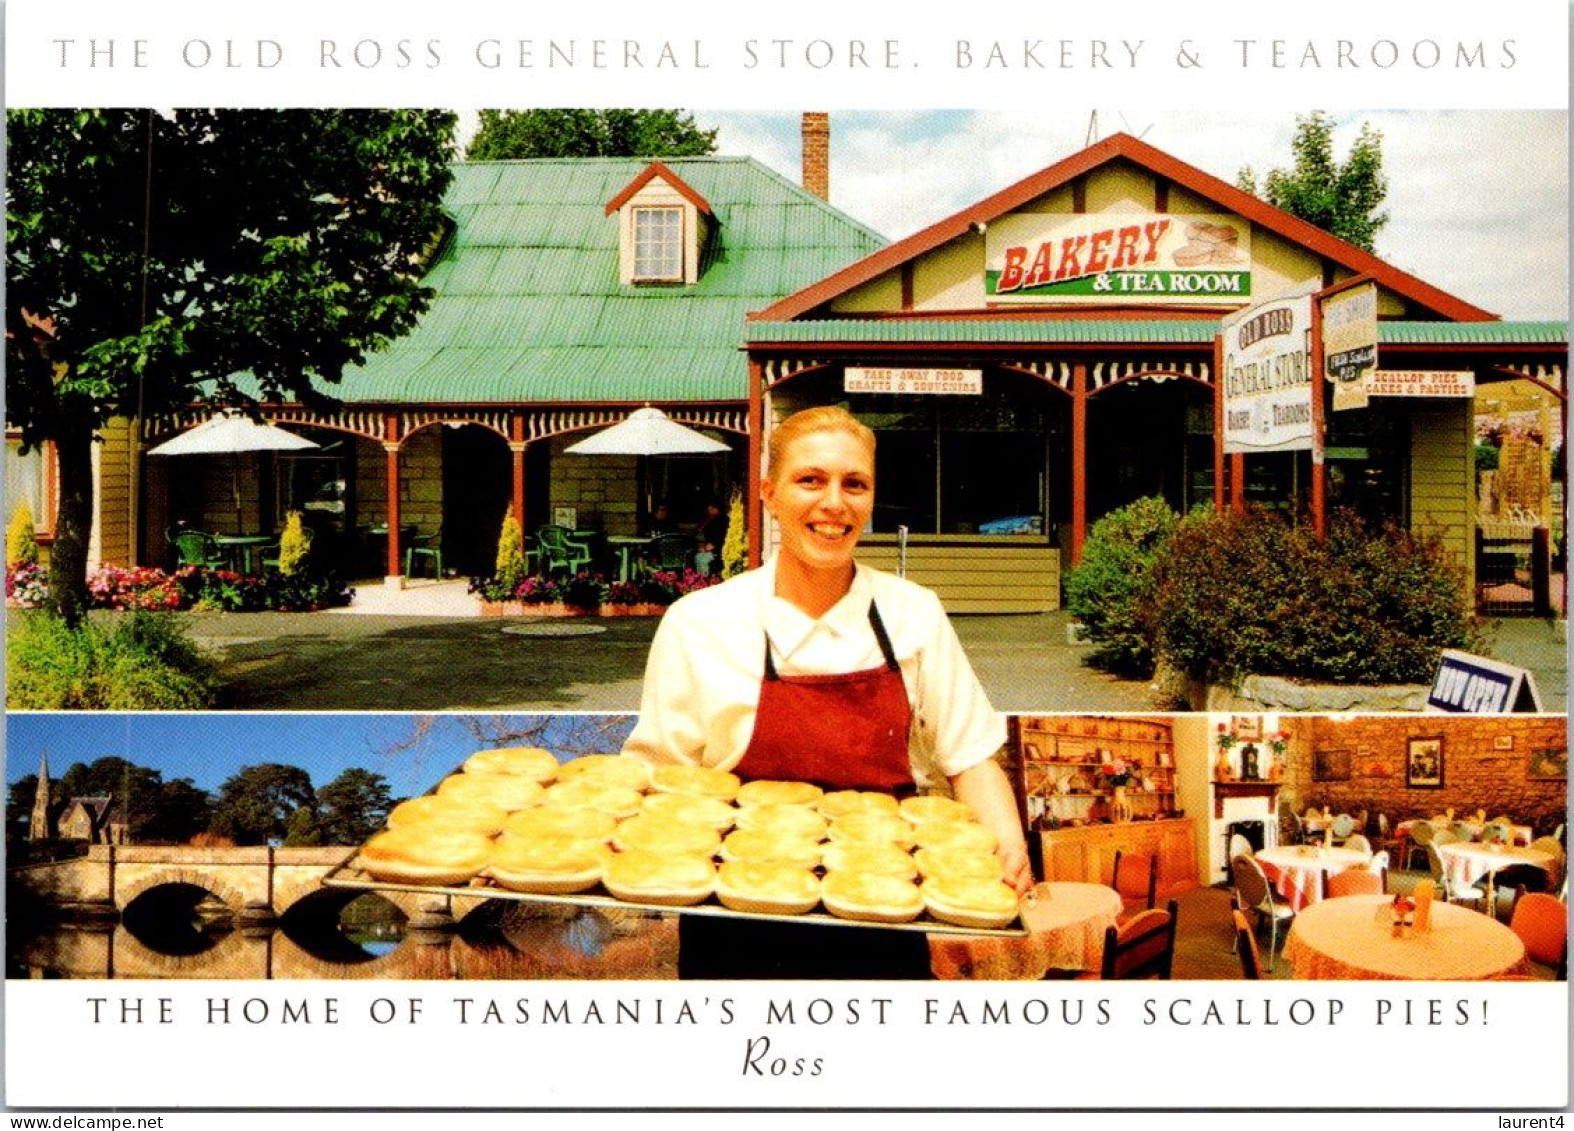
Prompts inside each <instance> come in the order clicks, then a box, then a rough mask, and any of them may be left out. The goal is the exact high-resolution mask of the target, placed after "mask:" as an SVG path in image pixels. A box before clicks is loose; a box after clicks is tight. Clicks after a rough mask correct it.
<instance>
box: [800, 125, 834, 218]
mask: <svg viewBox="0 0 1574 1131" xmlns="http://www.w3.org/2000/svg"><path fill="white" fill-rule="evenodd" d="M803 187H804V188H806V189H808V190H809V191H810V192H812V193H814V195H815V196H817V197H819V198H820V199H821V200H830V199H831V116H830V115H829V114H826V113H815V112H812V111H805V112H804V115H803Z"/></svg>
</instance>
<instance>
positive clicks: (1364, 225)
mask: <svg viewBox="0 0 1574 1131" xmlns="http://www.w3.org/2000/svg"><path fill="white" fill-rule="evenodd" d="M1333 131H1334V123H1333V121H1332V120H1331V119H1330V118H1329V116H1328V115H1327V114H1325V113H1323V112H1322V111H1320V110H1318V111H1314V112H1313V113H1311V114H1307V115H1299V114H1298V115H1296V118H1295V137H1294V140H1292V141H1291V143H1290V148H1291V155H1292V158H1293V161H1294V164H1293V165H1292V166H1291V167H1290V168H1288V169H1272V170H1270V171H1269V172H1268V175H1267V177H1266V178H1265V179H1264V181H1263V182H1262V185H1261V188H1262V191H1261V193H1259V192H1258V187H1259V186H1258V183H1257V175H1256V173H1255V172H1253V171H1252V169H1251V167H1250V166H1248V167H1246V168H1244V169H1242V170H1241V172H1240V175H1239V177H1238V179H1237V182H1236V183H1237V185H1238V187H1239V188H1241V189H1242V190H1244V191H1246V192H1249V193H1251V194H1252V195H1254V196H1258V195H1260V196H1261V197H1262V198H1263V199H1264V200H1266V201H1267V202H1268V203H1269V204H1272V205H1273V206H1274V207H1275V208H1282V209H1284V210H1285V211H1286V212H1288V213H1290V215H1292V216H1296V217H1299V218H1300V219H1302V220H1305V221H1306V222H1307V223H1309V224H1316V225H1317V226H1318V227H1319V228H1322V229H1323V230H1324V231H1326V232H1331V233H1332V234H1333V235H1336V236H1338V237H1339V238H1340V239H1342V240H1344V241H1345V242H1347V243H1352V244H1354V245H1355V246H1356V247H1359V248H1361V249H1362V250H1364V251H1372V250H1374V249H1375V247H1376V244H1377V233H1378V232H1379V231H1381V230H1382V227H1383V225H1385V224H1387V223H1388V213H1386V212H1380V211H1378V209H1379V208H1380V207H1381V206H1382V203H1383V200H1384V199H1385V198H1386V197H1387V196H1388V179H1387V178H1386V177H1385V176H1383V135H1382V134H1381V133H1380V132H1378V131H1377V130H1375V129H1373V128H1372V126H1371V124H1370V123H1366V122H1363V123H1362V124H1361V133H1360V136H1359V137H1357V138H1356V139H1355V142H1354V144H1352V145H1351V146H1350V153H1349V156H1348V157H1346V158H1345V160H1344V161H1342V162H1341V161H1339V160H1338V159H1337V158H1336V157H1335V156H1334V147H1333Z"/></svg>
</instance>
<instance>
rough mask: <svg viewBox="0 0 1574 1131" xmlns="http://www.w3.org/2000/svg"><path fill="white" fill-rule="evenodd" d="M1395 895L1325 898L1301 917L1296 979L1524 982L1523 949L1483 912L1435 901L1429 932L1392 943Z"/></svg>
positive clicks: (1287, 946)
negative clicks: (1513, 979) (1512, 979)
mask: <svg viewBox="0 0 1574 1131" xmlns="http://www.w3.org/2000/svg"><path fill="white" fill-rule="evenodd" d="M1392 902H1393V900H1392V897H1390V896H1386V895H1348V896H1343V897H1341V898H1339V899H1325V900H1322V901H1321V902H1319V903H1317V904H1314V905H1313V906H1311V907H1308V908H1307V909H1306V910H1305V911H1303V912H1301V913H1300V914H1299V915H1297V916H1296V917H1295V922H1294V923H1293V924H1292V925H1291V927H1290V936H1289V938H1288V939H1286V940H1285V943H1284V956H1285V957H1286V958H1287V959H1289V962H1290V970H1291V972H1292V974H1293V975H1294V976H1295V977H1297V978H1309V979H1319V980H1374V979H1381V980H1402V979H1413V980H1417V981H1429V982H1430V981H1437V982H1446V981H1470V982H1475V981H1485V980H1487V979H1491V978H1503V977H1518V976H1523V975H1524V974H1525V973H1526V971H1527V970H1528V969H1529V967H1528V966H1527V965H1526V962H1525V944H1524V943H1522V942H1520V941H1519V936H1518V935H1516V934H1515V933H1514V932H1513V931H1511V930H1509V929H1508V928H1507V927H1505V926H1504V925H1503V924H1502V923H1499V922H1498V921H1497V920H1496V919H1493V918H1491V917H1490V916H1487V915H1482V914H1481V913H1480V912H1478V911H1471V910H1469V909H1468V908H1464V907H1459V906H1457V905H1455V904H1452V903H1444V902H1443V901H1442V900H1436V901H1434V902H1433V904H1432V924H1431V929H1430V930H1427V931H1420V932H1418V931H1416V930H1414V929H1413V928H1412V929H1409V930H1407V931H1406V932H1405V935H1404V937H1403V938H1395V937H1394V929H1393V915H1392V912H1391V910H1390V908H1391V906H1392Z"/></svg>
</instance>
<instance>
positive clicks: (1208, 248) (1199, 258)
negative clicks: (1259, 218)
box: [1172, 220, 1241, 267]
mask: <svg viewBox="0 0 1574 1131" xmlns="http://www.w3.org/2000/svg"><path fill="white" fill-rule="evenodd" d="M1240 238H1241V237H1240V233H1239V232H1237V231H1236V230H1235V229H1234V228H1232V227H1230V225H1228V224H1208V223H1204V222H1203V221H1201V220H1194V221H1192V222H1191V223H1190V224H1187V225H1186V245H1185V246H1184V247H1182V248H1180V249H1179V250H1177V251H1176V252H1175V253H1174V255H1173V256H1172V258H1173V259H1174V260H1175V266H1177V267H1202V266H1204V265H1207V264H1226V263H1239V262H1240V260H1241V251H1240V247H1239V246H1238V245H1239V241H1240Z"/></svg>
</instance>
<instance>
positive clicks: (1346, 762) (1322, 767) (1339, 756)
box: [1312, 750, 1350, 781]
mask: <svg viewBox="0 0 1574 1131" xmlns="http://www.w3.org/2000/svg"><path fill="white" fill-rule="evenodd" d="M1312 780H1313V781H1349V780H1350V752H1349V751H1348V750H1318V751H1315V752H1314V753H1313V754H1312Z"/></svg>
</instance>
